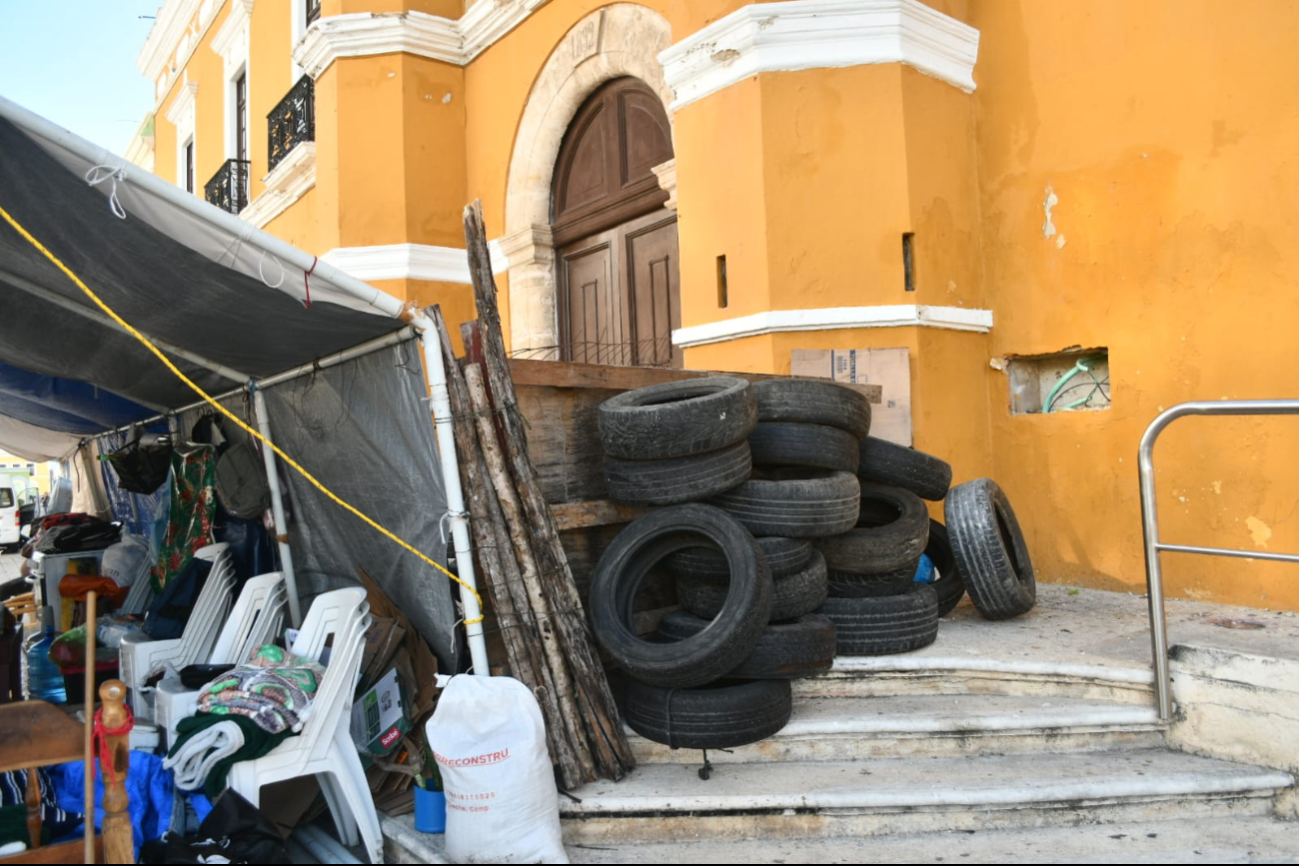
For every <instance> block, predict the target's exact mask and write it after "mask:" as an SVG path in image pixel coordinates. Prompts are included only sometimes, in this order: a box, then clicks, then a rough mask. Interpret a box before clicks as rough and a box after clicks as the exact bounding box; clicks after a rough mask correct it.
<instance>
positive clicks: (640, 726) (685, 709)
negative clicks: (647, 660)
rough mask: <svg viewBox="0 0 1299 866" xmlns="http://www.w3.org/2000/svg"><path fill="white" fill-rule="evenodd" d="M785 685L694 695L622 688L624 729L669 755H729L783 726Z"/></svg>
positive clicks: (788, 697)
mask: <svg viewBox="0 0 1299 866" xmlns="http://www.w3.org/2000/svg"><path fill="white" fill-rule="evenodd" d="M793 710H794V698H793V694H792V693H791V691H790V688H789V680H754V681H752V682H739V683H734V682H721V683H714V684H713V685H711V686H705V687H704V688H695V689H667V688H661V687H656V686H651V685H646V684H645V683H639V682H634V681H633V682H630V683H628V684H627V700H626V702H625V710H624V712H625V713H626V716H627V724H628V725H629V726H630V727H631V729H632V730H633V731H635V732H636V733H638V734H640V735H641V736H642V737H644V738H645V739H647V740H653V741H654V742H656V743H662V744H663V745H665V746H671V747H672V748H674V749H732V748H735V747H736V746H747V745H748V744H749V743H756V742H758V741H759V740H765V739H766V738H767V737H770V736H774V735H775V734H776V733H778V732H779V731H780V729H781V728H783V727H785V725H787V724H789V717H790V715H791V714H792V713H793Z"/></svg>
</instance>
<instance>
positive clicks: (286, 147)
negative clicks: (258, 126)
mask: <svg viewBox="0 0 1299 866" xmlns="http://www.w3.org/2000/svg"><path fill="white" fill-rule="evenodd" d="M266 133H267V145H266V153H267V166H268V168H269V170H270V171H274V170H275V167H276V166H277V165H279V164H280V161H281V160H282V159H284V157H286V156H288V155H289V152H290V151H292V150H293V148H295V147H297V146H298V145H299V144H301V143H302V142H304V141H315V140H316V89H315V82H314V81H312V80H311V76H309V75H304V76H302V77H301V78H299V79H298V83H297V84H295V85H293V87H292V89H290V90H289V92H288V93H287V94H285V96H284V98H283V99H281V100H280V104H279V105H277V106H275V108H274V110H272V111H271V113H270V114H268V115H266Z"/></svg>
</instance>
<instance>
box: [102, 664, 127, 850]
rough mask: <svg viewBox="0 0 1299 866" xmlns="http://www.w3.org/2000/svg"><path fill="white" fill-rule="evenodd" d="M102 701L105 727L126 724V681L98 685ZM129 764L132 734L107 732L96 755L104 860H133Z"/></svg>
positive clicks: (112, 727)
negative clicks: (101, 784) (100, 783)
mask: <svg viewBox="0 0 1299 866" xmlns="http://www.w3.org/2000/svg"><path fill="white" fill-rule="evenodd" d="M99 697H100V699H101V700H102V701H103V702H104V706H103V714H102V716H101V717H100V718H101V721H102V723H103V725H104V728H105V729H106V730H109V731H112V730H115V729H116V730H120V729H122V728H124V727H125V726H126V720H127V715H126V684H125V683H123V682H122V681H121V680H109V681H108V682H106V683H104V684H103V685H102V686H100V687H99ZM130 766H131V735H130V733H129V732H128V733H125V734H110V735H109V736H107V737H106V738H105V743H104V750H103V752H101V753H100V755H99V767H100V775H101V776H102V777H103V779H104V862H105V863H134V862H135V841H134V838H133V835H132V834H133V831H132V829H131V815H130V813H129V811H128V810H127V806H128V803H129V801H128V800H127V796H126V773H127V771H128V770H129V769H130Z"/></svg>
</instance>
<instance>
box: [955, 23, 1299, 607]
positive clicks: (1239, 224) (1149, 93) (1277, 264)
mask: <svg viewBox="0 0 1299 866" xmlns="http://www.w3.org/2000/svg"><path fill="white" fill-rule="evenodd" d="M969 20H970V23H971V24H973V25H974V26H975V27H978V28H979V30H980V33H981V42H980V47H979V62H978V65H977V66H976V68H975V78H976V79H977V80H978V82H979V89H978V91H977V92H976V94H975V97H974V98H975V101H976V105H977V112H978V136H977V144H978V165H979V180H980V189H981V203H980V206H981V211H982V220H981V226H982V230H981V234H980V242H979V245H980V248H981V254H982V257H983V268H984V280H985V283H986V286H987V287H988V294H989V296H990V297H991V299H992V307H993V309H994V310H995V313H996V326H995V327H994V328H993V330H992V334H991V348H992V353H993V354H995V355H1002V354H1007V353H1033V352H1046V351H1054V350H1058V349H1061V348H1063V347H1066V346H1070V345H1082V346H1098V345H1099V346H1108V347H1109V349H1110V370H1111V386H1110V387H1111V393H1112V395H1113V401H1114V405H1113V409H1111V410H1109V411H1105V412H1075V413H1068V414H1062V415H1050V416H1039V415H1033V416H1011V415H1009V413H1008V411H1007V408H1006V407H1007V401H1008V396H1007V383H1006V380H1005V378H1004V377H1003V376H1002V375H1001V374H999V373H995V372H994V371H992V370H988V371H987V373H986V374H985V377H986V380H987V388H988V395H989V406H990V408H991V415H992V420H993V424H992V436H991V443H992V447H993V449H994V454H995V457H994V461H995V469H996V477H997V479H998V480H999V481H1000V482H1001V483H1002V485H1003V486H1004V487H1005V488H1006V489H1007V491H1008V492H1009V494H1010V497H1011V500H1012V501H1013V502H1014V503H1015V505H1016V507H1017V509H1018V510H1019V513H1020V515H1021V517H1023V518H1024V520H1023V523H1024V525H1025V527H1026V529H1027V531H1028V538H1029V543H1030V547H1031V550H1032V553H1033V557H1034V564H1035V565H1036V566H1037V568H1038V573H1039V576H1040V578H1041V579H1044V580H1048V581H1062V582H1077V583H1085V584H1088V585H1097V586H1104V585H1108V586H1114V587H1120V588H1126V589H1132V590H1134V591H1140V589H1139V587H1140V586H1141V585H1142V584H1143V582H1144V577H1143V575H1144V568H1143V563H1142V552H1141V531H1140V525H1141V524H1140V507H1139V503H1138V488H1137V466H1136V457H1137V445H1138V442H1139V440H1140V437H1141V434H1142V432H1143V431H1144V429H1145V427H1146V425H1147V424H1148V423H1149V422H1150V421H1151V420H1152V419H1153V418H1154V417H1155V416H1156V415H1157V414H1158V413H1159V412H1160V410H1161V409H1164V408H1167V407H1170V406H1172V405H1174V404H1176V403H1179V402H1182V401H1186V400H1217V399H1222V398H1233V399H1236V398H1264V397H1290V396H1294V395H1295V392H1296V389H1297V388H1299V368H1297V367H1296V358H1299V353H1297V352H1296V349H1295V347H1294V330H1295V323H1296V322H1299V293H1296V292H1295V290H1294V286H1295V285H1296V283H1297V281H1299V221H1297V220H1296V219H1295V217H1294V203H1295V201H1296V200H1297V199H1299V160H1296V159H1295V158H1294V155H1295V154H1296V153H1297V152H1299V92H1296V90H1295V88H1294V87H1293V78H1294V76H1293V75H1292V74H1291V72H1292V70H1293V69H1294V63H1295V61H1294V45H1295V44H1296V42H1297V41H1299V7H1296V6H1294V5H1292V4H1271V3H1267V4H1264V3H1251V4H1246V6H1245V7H1243V8H1242V7H1241V6H1239V5H1232V4H1219V3H1212V2H1189V3H1175V2H1171V0H1161V2H1147V3H1129V2H1122V0H1096V2H1091V3H1086V4H1043V3H1032V2H1018V0H1004V2H998V3H974V4H971V5H970V18H969ZM1048 188H1049V189H1050V190H1052V191H1054V193H1055V195H1056V196H1057V198H1058V200H1059V202H1058V204H1056V205H1055V206H1054V208H1053V209H1052V222H1053V224H1054V226H1055V227H1056V230H1057V233H1056V234H1055V235H1052V236H1050V237H1046V236H1044V222H1045V214H1044V203H1045V201H1046V199H1047V196H1048ZM1296 432H1299V424H1296V422H1295V421H1292V420H1285V419H1262V420H1257V419H1237V420H1232V419H1225V420H1217V419H1188V420H1183V421H1179V422H1177V423H1176V424H1175V425H1174V426H1173V427H1172V428H1170V429H1169V431H1168V433H1166V434H1165V436H1164V437H1163V438H1162V439H1161V440H1160V445H1159V447H1158V448H1157V449H1156V452H1155V461H1156V465H1157V466H1158V467H1161V468H1160V471H1159V475H1158V479H1159V485H1158V492H1159V509H1160V517H1161V518H1162V524H1161V525H1162V531H1163V534H1164V538H1165V540H1167V541H1171V542H1180V543H1189V544H1205V545H1221V546H1230V547H1239V548H1244V549H1247V550H1260V551H1261V550H1272V551H1295V550H1299V520H1297V519H1296V513H1297V512H1296V506H1295V500H1296V496H1295V492H1294V491H1295V490H1296V489H1299V465H1297V464H1296V461H1295V460H1294V453H1295V451H1294V443H1295V438H1294V437H1295V434H1296ZM1164 564H1165V575H1166V581H1167V583H1168V586H1169V588H1170V590H1171V591H1172V593H1173V594H1175V595H1178V596H1184V597H1191V598H1206V599H1216V600H1220V601H1226V602H1238V603H1243V604H1251V605H1257V606H1262V607H1273V608H1281V607H1284V608H1294V607H1295V606H1296V605H1299V580H1296V579H1295V573H1294V569H1293V568H1286V567H1285V566H1281V565H1274V564H1264V563H1248V562H1243V561H1241V560H1228V559H1208V558H1203V557H1187V556H1166V557H1165V558H1164ZM1134 603H1139V602H1134Z"/></svg>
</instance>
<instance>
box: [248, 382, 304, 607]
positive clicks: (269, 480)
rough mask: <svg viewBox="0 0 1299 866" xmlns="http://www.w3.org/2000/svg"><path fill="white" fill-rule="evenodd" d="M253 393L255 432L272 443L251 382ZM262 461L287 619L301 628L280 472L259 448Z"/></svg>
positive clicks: (262, 400)
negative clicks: (281, 575) (285, 593)
mask: <svg viewBox="0 0 1299 866" xmlns="http://www.w3.org/2000/svg"><path fill="white" fill-rule="evenodd" d="M248 387H249V390H251V391H252V392H253V411H254V412H256V413H257V429H258V432H260V433H261V434H262V435H263V436H264V437H266V441H267V442H270V441H272V440H271V416H270V413H268V412H267V411H266V397H265V396H264V395H263V394H262V389H261V388H258V387H257V385H256V384H255V383H252V382H250V383H249V385H248ZM261 452H262V462H263V463H264V464H266V484H267V486H268V487H270V488H271V514H272V515H273V516H274V517H275V541H276V543H277V544H278V545H279V548H280V571H282V572H283V573H284V587H285V589H287V590H288V591H289V620H290V621H291V622H292V623H293V627H294V628H298V627H299V626H301V625H302V605H301V603H300V602H299V601H298V579H297V576H296V575H295V574H294V572H293V551H292V550H290V549H289V535H288V531H289V527H288V524H286V523H285V521H284V494H283V491H281V490H280V473H279V472H277V471H276V469H275V452H274V451H272V450H271V449H269V448H262V449H261Z"/></svg>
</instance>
